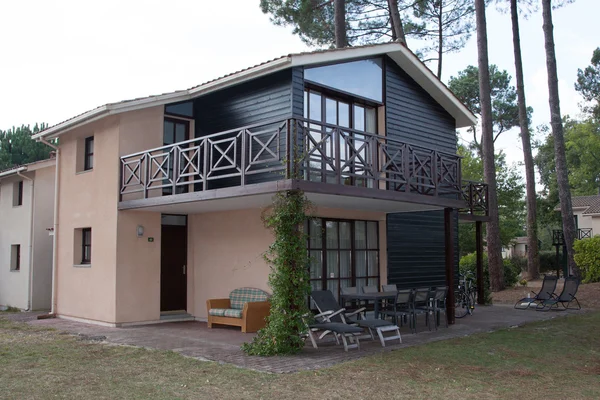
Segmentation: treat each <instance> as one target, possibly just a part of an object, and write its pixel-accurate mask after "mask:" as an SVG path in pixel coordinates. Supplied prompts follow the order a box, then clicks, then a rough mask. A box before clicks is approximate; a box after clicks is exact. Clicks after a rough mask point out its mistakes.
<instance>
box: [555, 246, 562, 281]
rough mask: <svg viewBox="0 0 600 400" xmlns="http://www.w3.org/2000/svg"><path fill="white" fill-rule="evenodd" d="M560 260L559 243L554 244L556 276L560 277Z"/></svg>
mask: <svg viewBox="0 0 600 400" xmlns="http://www.w3.org/2000/svg"><path fill="white" fill-rule="evenodd" d="M561 264H562V263H561V261H560V244H558V243H557V244H556V278H557V279H558V278H560V266H561Z"/></svg>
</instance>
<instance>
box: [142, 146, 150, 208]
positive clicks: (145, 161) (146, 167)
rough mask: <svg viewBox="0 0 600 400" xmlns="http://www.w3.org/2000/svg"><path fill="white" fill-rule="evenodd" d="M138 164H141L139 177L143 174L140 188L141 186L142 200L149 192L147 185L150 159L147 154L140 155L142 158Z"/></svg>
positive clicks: (148, 183)
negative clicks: (141, 169)
mask: <svg viewBox="0 0 600 400" xmlns="http://www.w3.org/2000/svg"><path fill="white" fill-rule="evenodd" d="M140 163H142V168H143V172H142V171H140V176H141V175H142V173H143V174H144V175H143V176H144V181H143V182H142V186H143V191H144V198H145V199H147V198H148V190H150V188H149V185H150V182H149V176H150V157H149V156H148V153H144V155H142V158H141V159H140Z"/></svg>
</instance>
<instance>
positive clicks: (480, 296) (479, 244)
mask: <svg viewBox="0 0 600 400" xmlns="http://www.w3.org/2000/svg"><path fill="white" fill-rule="evenodd" d="M482 225H483V223H482V222H481V221H476V222H475V235H476V238H475V243H476V244H475V247H476V253H477V304H479V305H484V304H485V290H484V289H485V288H484V279H483V227H482Z"/></svg>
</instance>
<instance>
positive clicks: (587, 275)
mask: <svg viewBox="0 0 600 400" xmlns="http://www.w3.org/2000/svg"><path fill="white" fill-rule="evenodd" d="M574 248H575V263H576V264H577V266H578V267H579V269H580V271H581V278H582V281H583V282H584V283H590V282H600V236H594V237H593V238H590V239H582V240H576V241H575V245H574Z"/></svg>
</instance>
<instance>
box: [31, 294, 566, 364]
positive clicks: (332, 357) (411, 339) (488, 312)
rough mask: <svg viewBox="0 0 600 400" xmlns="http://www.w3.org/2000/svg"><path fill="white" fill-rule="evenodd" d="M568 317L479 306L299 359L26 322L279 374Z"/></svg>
mask: <svg viewBox="0 0 600 400" xmlns="http://www.w3.org/2000/svg"><path fill="white" fill-rule="evenodd" d="M573 313H575V312H573V311H568V312H536V311H534V310H525V311H518V310H514V309H513V308H512V306H506V305H494V306H489V307H478V308H477V309H476V310H475V314H474V315H472V316H467V317H465V318H463V319H458V320H457V323H456V324H455V325H452V326H450V328H443V327H441V328H440V329H438V330H437V331H432V332H429V331H428V330H427V328H426V327H425V323H424V321H423V320H419V322H418V330H419V332H418V333H417V334H411V333H410V331H409V330H408V329H407V328H406V327H403V328H402V329H401V331H402V339H403V344H392V345H390V344H389V342H388V345H387V346H386V347H385V348H382V347H381V345H380V344H379V341H376V342H372V341H367V340H363V341H361V348H360V350H358V351H357V350H350V351H349V352H348V353H346V352H344V350H343V348H342V347H341V346H335V345H334V344H333V343H331V344H329V343H324V344H323V345H321V344H319V348H318V349H313V348H312V347H311V346H310V344H309V345H307V346H306V347H305V349H304V350H303V351H302V352H301V353H300V354H299V355H296V356H286V357H252V356H246V355H245V354H244V353H243V352H242V351H241V350H240V345H241V344H242V343H243V342H245V341H250V340H251V339H252V337H253V334H242V333H241V332H240V331H239V329H237V328H229V327H222V328H221V327H219V328H213V329H208V328H207V326H206V323H203V322H171V323H163V324H155V325H145V326H136V327H128V328H108V327H102V326H96V325H90V324H84V323H80V322H72V321H67V320H64V319H60V318H57V319H46V320H31V321H29V323H30V324H32V325H37V326H46V327H52V328H55V329H57V330H59V331H63V332H68V333H71V334H74V335H82V336H84V337H87V338H88V339H90V340H99V341H105V342H107V343H111V344H122V345H132V346H140V347H146V348H150V349H160V350H171V351H175V352H177V353H180V354H182V355H184V356H188V357H193V358H196V359H198V360H211V361H216V362H220V363H229V364H233V365H236V366H239V367H243V368H249V369H254V370H258V371H264V372H275V373H284V372H296V371H302V370H311V369H319V368H325V367H329V366H332V365H334V364H338V363H341V362H344V361H349V360H355V359H358V358H361V357H365V356H368V355H373V354H377V353H380V352H383V351H391V350H397V349H400V348H404V347H409V346H415V345H420V344H425V343H429V342H434V341H438V340H445V339H451V338H456V337H461V336H466V335H472V334H474V333H480V332H490V331H494V330H498V329H503V328H510V327H515V326H519V325H522V324H525V323H528V322H534V321H540V320H546V319H550V318H554V317H557V316H562V315H567V314H573ZM20 319H21V320H23V319H24V318H23V317H21V318H20Z"/></svg>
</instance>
